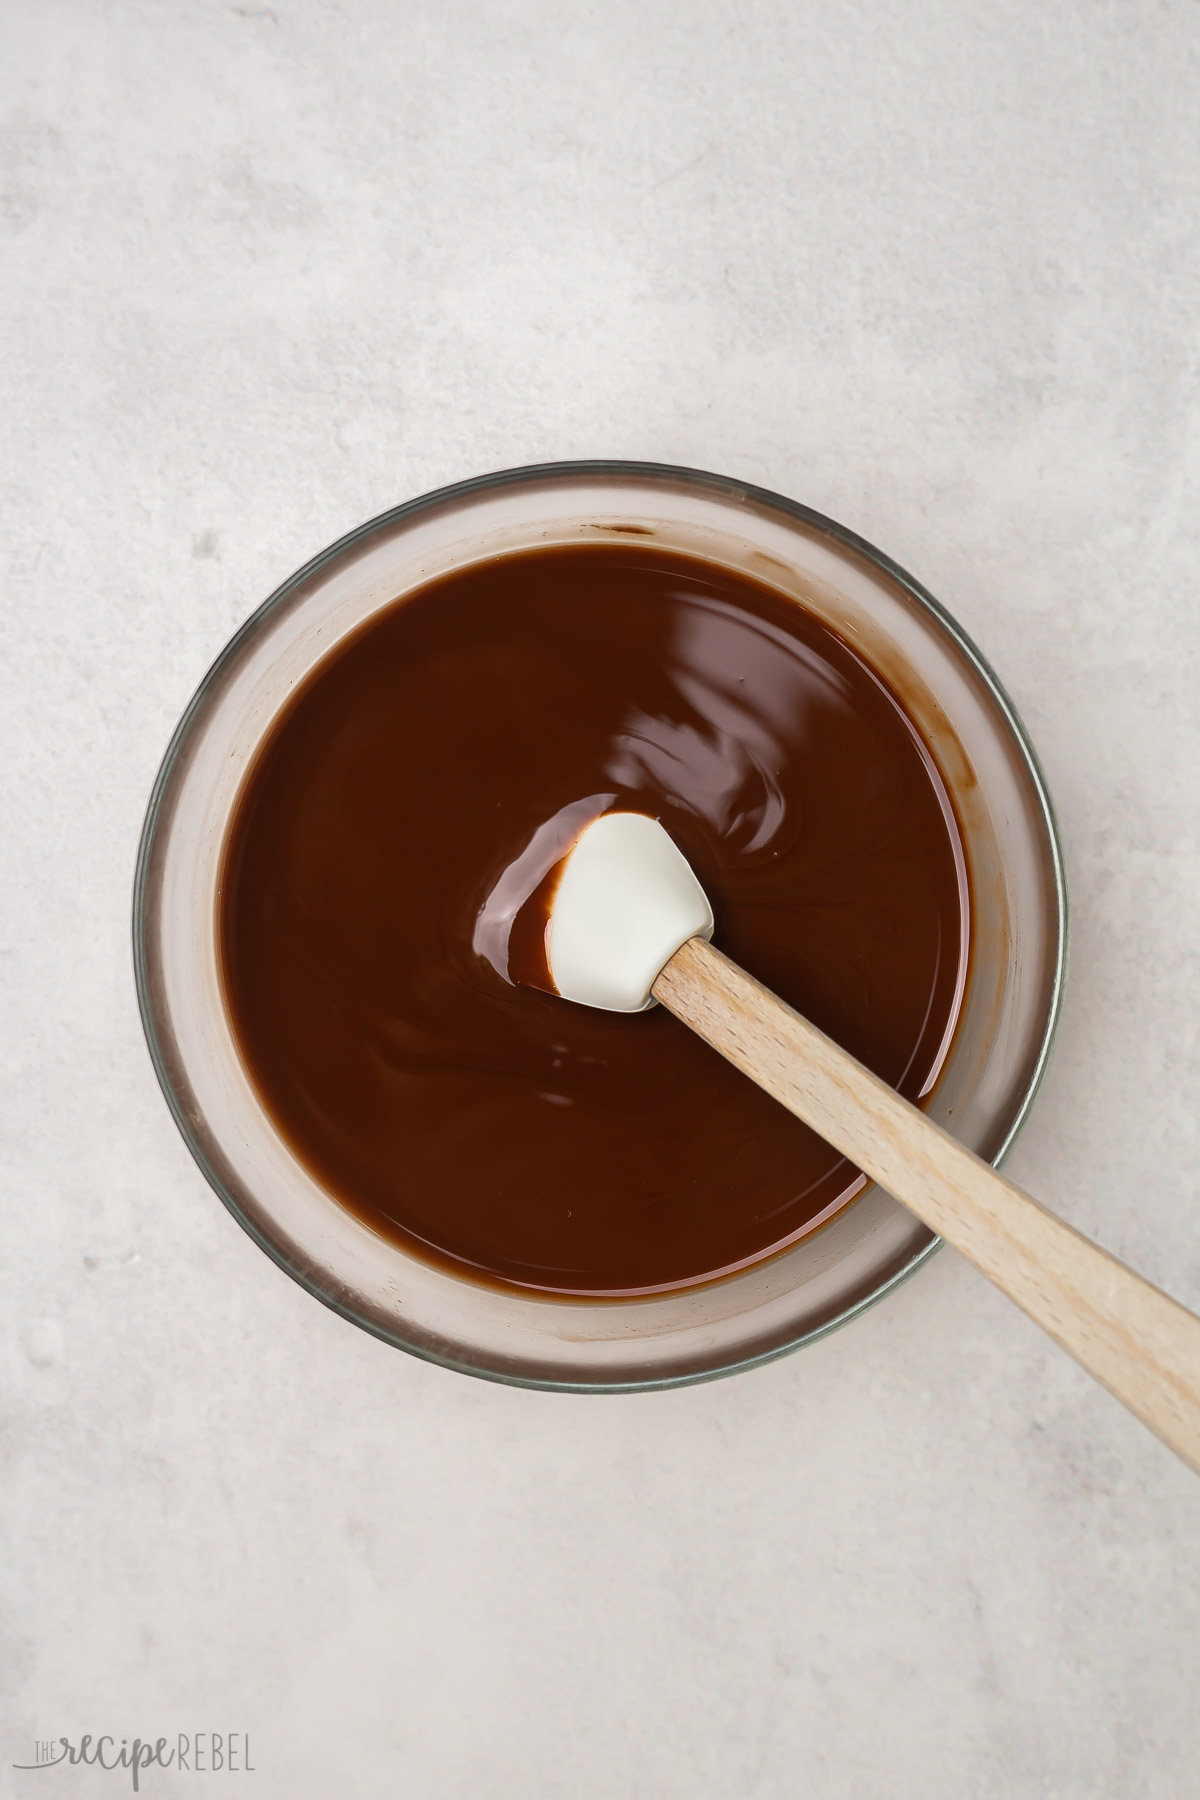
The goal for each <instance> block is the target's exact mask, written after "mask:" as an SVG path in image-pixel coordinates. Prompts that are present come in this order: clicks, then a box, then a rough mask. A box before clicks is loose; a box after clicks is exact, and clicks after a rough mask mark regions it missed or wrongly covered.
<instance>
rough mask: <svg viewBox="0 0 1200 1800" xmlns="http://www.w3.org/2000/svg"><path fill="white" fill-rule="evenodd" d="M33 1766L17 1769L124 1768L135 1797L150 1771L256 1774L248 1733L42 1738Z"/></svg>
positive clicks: (25, 1764)
mask: <svg viewBox="0 0 1200 1800" xmlns="http://www.w3.org/2000/svg"><path fill="white" fill-rule="evenodd" d="M33 1748H34V1759H33V1761H32V1762H15V1763H14V1764H13V1768H14V1769H58V1768H62V1767H63V1766H64V1765H68V1766H70V1767H72V1768H74V1767H77V1766H78V1767H81V1768H85V1769H107V1770H109V1771H114V1770H120V1769H124V1770H125V1771H126V1773H127V1774H128V1776H129V1778H130V1781H131V1783H132V1786H133V1791H134V1793H135V1794H137V1793H140V1792H141V1779H142V1776H143V1775H144V1774H146V1772H147V1770H150V1769H175V1770H177V1771H181V1772H182V1773H183V1774H185V1775H219V1774H220V1775H253V1774H255V1773H256V1770H255V1767H254V1764H253V1762H252V1761H251V1760H250V1733H249V1732H248V1731H197V1732H192V1733H188V1732H183V1731H181V1732H177V1733H176V1735H175V1737H174V1738H168V1737H159V1738H140V1737H135V1738H128V1737H123V1738H119V1739H118V1738H115V1737H112V1736H110V1734H109V1733H108V1732H104V1733H103V1734H102V1735H101V1736H100V1737H93V1736H92V1734H91V1732H88V1733H87V1734H86V1735H85V1736H83V1737H81V1738H78V1739H76V1740H74V1741H72V1740H71V1739H70V1738H66V1737H58V1738H39V1739H38V1740H37V1741H36V1743H35V1744H34V1747H33Z"/></svg>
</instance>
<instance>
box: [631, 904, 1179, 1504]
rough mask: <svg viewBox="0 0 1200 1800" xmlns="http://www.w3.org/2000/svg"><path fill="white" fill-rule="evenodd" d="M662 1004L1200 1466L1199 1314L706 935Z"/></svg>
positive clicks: (679, 963)
mask: <svg viewBox="0 0 1200 1800" xmlns="http://www.w3.org/2000/svg"><path fill="white" fill-rule="evenodd" d="M653 991H654V996H655V998H656V999H658V1000H660V1001H661V1002H662V1004H663V1005H664V1006H666V1007H668V1008H669V1009H670V1010H671V1012H673V1013H674V1014H675V1015H676V1016H677V1017H678V1018H680V1019H682V1020H683V1022H684V1023H685V1024H686V1025H690V1026H691V1028H692V1030H693V1031H696V1032H698V1033H699V1035H700V1036H701V1037H702V1038H705V1039H706V1040H707V1041H708V1042H709V1043H710V1044H711V1045H712V1046H713V1048H714V1049H715V1050H719V1051H720V1052H721V1054H722V1056H725V1057H727V1058H728V1060H729V1061H730V1062H732V1063H734V1064H736V1066H737V1067H738V1068H739V1069H741V1070H742V1071H743V1073H744V1074H746V1075H749V1077H750V1078H751V1080H752V1081H756V1082H757V1083H758V1085H759V1086H760V1087H762V1088H765V1089H766V1091H767V1093H768V1094H771V1095H773V1096H774V1098H775V1099H776V1100H778V1101H780V1102H781V1104H782V1105H784V1106H786V1107H787V1108H788V1109H789V1111H791V1112H794V1113H795V1114H796V1115H797V1117H798V1118H801V1119H803V1120H804V1122H805V1124H806V1125H811V1126H812V1128H813V1129H814V1130H815V1131H818V1132H820V1134H821V1136H822V1137H823V1138H825V1139H827V1141H828V1142H829V1143H831V1144H832V1145H833V1146H834V1147H835V1148H836V1149H838V1150H840V1151H841V1152H842V1154H843V1155H844V1156H847V1157H849V1159H850V1161H851V1162H852V1163H855V1164H856V1165H857V1166H858V1167H859V1168H860V1169H863V1170H865V1172H866V1173H867V1174H868V1175H870V1176H871V1177H872V1179H873V1180H875V1181H877V1182H879V1184H880V1186H881V1187H883V1188H886V1189H887V1191H888V1193H890V1194H894V1195H895V1197H896V1199H898V1200H902V1201H903V1202H904V1204H905V1205H906V1206H907V1207H909V1208H910V1210H911V1211H913V1212H914V1213H916V1215H917V1217H918V1218H920V1219H923V1220H924V1221H925V1223H926V1224H927V1225H928V1226H930V1228H931V1229H932V1230H934V1231H936V1232H937V1233H938V1235H939V1236H940V1237H943V1238H945V1240H946V1242H947V1243H948V1244H953V1245H954V1247H955V1249H956V1250H961V1252H962V1253H963V1255H964V1256H966V1257H967V1258H968V1259H969V1260H970V1261H971V1262H973V1263H974V1264H975V1266H976V1268H978V1269H981V1270H982V1271H983V1273H984V1274H985V1275H987V1276H988V1277H989V1278H990V1279H991V1280H992V1281H994V1282H995V1284H996V1286H997V1287H999V1288H1002V1289H1003V1290H1004V1292H1005V1293H1006V1294H1008V1295H1009V1296H1010V1298H1011V1299H1013V1300H1015V1301H1016V1303H1017V1305H1018V1306H1020V1307H1022V1308H1023V1309H1024V1311H1025V1312H1027V1313H1028V1314H1029V1316H1030V1318H1031V1319H1034V1320H1036V1321H1037V1323H1038V1324H1039V1325H1041V1326H1042V1327H1043V1328H1044V1330H1046V1331H1048V1332H1049V1333H1050V1336H1051V1337H1052V1338H1055V1339H1056V1340H1057V1341H1058V1342H1059V1343H1060V1344H1061V1345H1062V1347H1063V1349H1064V1350H1068V1351H1069V1352H1070V1353H1071V1355H1072V1356H1073V1357H1075V1358H1076V1360H1077V1361H1078V1362H1080V1363H1082V1364H1083V1366H1084V1368H1085V1369H1087V1370H1088V1371H1089V1372H1090V1373H1091V1374H1092V1375H1094V1376H1095V1377H1096V1379H1097V1380H1098V1381H1100V1382H1103V1384H1104V1386H1105V1387H1106V1388H1108V1389H1109V1391H1110V1393H1113V1394H1115V1395H1116V1397H1117V1399H1118V1400H1122V1401H1123V1402H1124V1403H1125V1405H1126V1406H1127V1407H1129V1409H1130V1411H1131V1412H1134V1413H1136V1414H1137V1416H1138V1418H1139V1419H1142V1420H1143V1421H1144V1422H1145V1424H1147V1425H1148V1426H1149V1427H1150V1429H1151V1431H1154V1432H1156V1433H1157V1434H1158V1436H1159V1437H1160V1438H1161V1439H1162V1440H1163V1442H1164V1443H1165V1444H1169V1445H1170V1447H1171V1449H1172V1450H1175V1451H1177V1452H1178V1454H1179V1455H1180V1456H1181V1457H1182V1458H1183V1459H1184V1461H1185V1462H1187V1463H1190V1464H1191V1466H1192V1468H1193V1469H1196V1470H1198V1471H1200V1319H1197V1318H1196V1317H1194V1315H1193V1314H1192V1313H1190V1312H1188V1311H1187V1309H1186V1308H1185V1307H1182V1306H1180V1305H1178V1304H1177V1302H1176V1301H1174V1300H1171V1299H1169V1298H1168V1296H1167V1295H1166V1294H1163V1293H1161V1292H1160V1291H1159V1289H1158V1288H1156V1287H1153V1286H1151V1284H1150V1282H1148V1281H1144V1280H1143V1279H1142V1277H1141V1276H1140V1275H1135V1274H1134V1272H1133V1270H1132V1269H1127V1268H1126V1267H1125V1265H1124V1263H1120V1262H1118V1261H1117V1260H1116V1258H1115V1257H1113V1256H1110V1255H1109V1254H1108V1252H1107V1251H1105V1250H1101V1249H1100V1248H1099V1247H1098V1246H1097V1245H1096V1244H1093V1243H1091V1242H1090V1240H1089V1239H1087V1238H1085V1237H1081V1236H1080V1234H1079V1232H1077V1231H1074V1230H1072V1228H1071V1226H1069V1225H1066V1224H1064V1223H1063V1221H1062V1220H1061V1219H1057V1218H1055V1216H1054V1214H1053V1213H1049V1212H1047V1211H1046V1209H1045V1207H1043V1206H1039V1205H1038V1203H1037V1201H1036V1200H1031V1199H1030V1197H1029V1195H1028V1194H1025V1193H1022V1191H1021V1189H1020V1188H1018V1187H1014V1186H1013V1184H1012V1182H1011V1181H1006V1180H1005V1179H1004V1177H1003V1176H1002V1175H998V1174H997V1173H996V1171H995V1169H993V1168H990V1167H989V1165H988V1164H987V1163H985V1162H982V1161H981V1160H980V1159H979V1157H977V1156H975V1155H973V1154H972V1152H971V1151H970V1150H967V1149H965V1148H964V1147H963V1145H962V1144H960V1143H958V1142H956V1140H955V1139H954V1138H952V1137H950V1136H949V1135H948V1133H946V1132H944V1131H943V1130H942V1129H941V1127H940V1126H938V1125H935V1124H934V1123H933V1122H932V1120H930V1119H927V1118H926V1117H925V1115H924V1113H922V1112H919V1111H918V1109H917V1108H916V1107H915V1106H911V1105H910V1104H909V1102H908V1101H907V1100H902V1099H901V1098H900V1096H899V1095H898V1094H897V1093H895V1092H894V1091H893V1089H891V1088H889V1087H888V1086H887V1085H886V1083H884V1082H882V1081H879V1080H878V1079H877V1078H876V1077H875V1076H874V1075H872V1074H871V1073H870V1072H869V1071H868V1070H867V1069H864V1068H863V1067H862V1065H861V1063H857V1062H855V1060H854V1058H853V1057H852V1056H848V1055H847V1054H846V1052H845V1051H844V1050H839V1048H838V1046H837V1045H836V1044H834V1043H833V1042H832V1041H831V1040H830V1039H829V1038H827V1037H825V1036H824V1035H823V1033H821V1032H819V1031H818V1030H816V1028H815V1027H814V1026H812V1025H810V1024H809V1023H808V1022H807V1020H805V1019H802V1018H801V1017H800V1015H799V1013H796V1012H793V1011H792V1009H791V1007H790V1006H787V1005H785V1004H784V1002H783V1001H782V1000H780V999H778V998H777V996H776V995H774V994H772V993H770V992H769V991H768V990H767V989H766V988H764V987H763V986H761V984H760V983H759V982H757V981H755V980H754V979H753V977H752V976H750V975H747V974H746V972H745V970H743V969H740V968H738V966H737V964H736V963H732V962H730V961H729V959H728V957H725V956H722V955H721V953H720V951H719V950H714V949H713V947H712V945H711V944H707V943H705V942H703V941H702V940H701V939H699V938H692V939H690V940H689V941H688V942H687V943H686V944H685V945H684V946H683V948H682V949H681V950H679V951H677V952H676V954H675V955H674V956H673V957H672V958H671V960H670V962H669V963H668V964H667V965H666V967H665V968H664V970H663V971H662V974H661V975H660V976H659V977H658V980H657V981H656V982H655V984H654V990H653Z"/></svg>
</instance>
